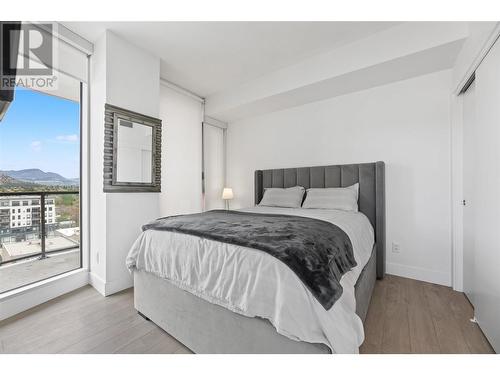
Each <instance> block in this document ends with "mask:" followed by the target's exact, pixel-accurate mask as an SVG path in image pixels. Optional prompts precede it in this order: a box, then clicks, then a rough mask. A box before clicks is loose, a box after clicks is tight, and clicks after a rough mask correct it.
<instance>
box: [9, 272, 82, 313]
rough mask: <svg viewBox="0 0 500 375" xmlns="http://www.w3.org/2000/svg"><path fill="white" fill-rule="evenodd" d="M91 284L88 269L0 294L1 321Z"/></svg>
mask: <svg viewBox="0 0 500 375" xmlns="http://www.w3.org/2000/svg"><path fill="white" fill-rule="evenodd" d="M88 283H89V272H88V269H86V268H80V269H77V270H74V271H70V272H67V273H64V274H62V275H58V276H54V277H51V278H49V279H46V280H42V281H39V282H37V283H33V284H30V285H26V286H24V287H20V288H17V289H14V290H11V291H8V292H5V293H1V294H0V321H1V320H3V319H6V318H9V317H11V316H13V315H16V314H18V313H20V312H22V311H25V310H28V309H30V308H32V307H35V306H38V305H40V304H42V303H44V302H47V301H50V300H51V299H53V298H56V297H59V296H61V295H63V294H66V293H69V292H71V291H73V290H75V289H78V288H81V287H83V286H85V285H87V284H88Z"/></svg>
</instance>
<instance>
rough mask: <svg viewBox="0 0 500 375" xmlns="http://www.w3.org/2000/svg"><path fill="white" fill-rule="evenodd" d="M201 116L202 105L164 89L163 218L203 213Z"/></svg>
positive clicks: (161, 115) (161, 111) (161, 108)
mask: <svg viewBox="0 0 500 375" xmlns="http://www.w3.org/2000/svg"><path fill="white" fill-rule="evenodd" d="M201 116H202V115H201V102H199V101H197V100H196V99H192V98H190V97H188V96H186V95H183V94H180V93H178V92H176V91H174V90H172V89H169V88H168V87H165V86H161V89H160V118H161V119H162V121H163V128H162V177H161V186H162V192H161V193H160V196H159V207H160V215H161V216H167V215H177V214H185V213H193V212H200V211H201V207H202V201H201V122H202V117H201Z"/></svg>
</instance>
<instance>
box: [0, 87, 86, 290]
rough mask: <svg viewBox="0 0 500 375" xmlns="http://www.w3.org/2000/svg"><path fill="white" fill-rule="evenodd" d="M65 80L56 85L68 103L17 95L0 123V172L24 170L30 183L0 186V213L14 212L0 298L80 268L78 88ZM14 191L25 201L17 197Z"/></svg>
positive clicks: (0, 258) (4, 239)
mask: <svg viewBox="0 0 500 375" xmlns="http://www.w3.org/2000/svg"><path fill="white" fill-rule="evenodd" d="M64 79H65V82H64V84H61V83H60V84H61V87H64V90H66V91H68V92H71V94H70V95H67V96H66V94H64V93H61V96H58V93H43V92H40V91H33V90H29V89H26V88H17V89H16V92H15V96H14V101H13V102H12V103H11V105H10V106H9V110H8V112H7V114H6V115H5V117H4V118H3V120H2V123H1V124H0V170H1V171H11V170H12V171H14V172H19V171H23V176H26V180H30V181H36V183H33V184H30V183H25V182H20V183H19V185H18V186H15V187H14V188H11V189H12V190H10V191H9V190H6V189H5V188H3V187H2V186H0V203H1V205H2V207H3V206H11V207H12V208H10V209H9V211H8V213H9V215H8V218H9V217H11V218H12V221H11V220H9V222H8V224H7V225H9V227H11V228H14V229H12V230H9V231H5V232H4V233H1V234H0V243H1V244H2V246H0V280H2V283H0V293H3V292H6V291H8V290H12V289H16V288H19V287H22V286H25V285H27V284H30V283H34V282H38V281H40V280H43V279H45V278H49V277H53V276H56V275H60V274H62V273H65V272H69V271H72V270H75V269H78V268H80V267H81V266H82V264H81V259H82V256H81V248H80V193H79V190H80V113H81V112H80V93H81V83H80V82H79V81H77V80H76V79H73V78H69V77H66V78H64ZM63 94H64V95H63ZM30 173H32V175H30ZM44 177H45V178H44ZM54 179H58V180H57V181H55V183H53V181H54ZM43 181H51V182H50V183H47V184H44V183H43ZM20 192H21V193H22V195H23V197H22V198H19V195H18V196H17V197H15V194H19V193H20ZM12 198H14V200H12ZM16 198H17V199H16ZM42 200H43V201H44V202H45V205H44V206H43V207H42V206H41V201H42ZM33 206H37V207H33ZM21 207H22V208H21ZM56 212H57V216H56V215H55V213H56ZM45 218H46V220H44V219H45ZM42 225H43V226H44V227H45V228H44V229H45V230H44V231H42V227H41V226H42ZM42 233H45V236H43V237H42ZM41 255H44V257H45V258H44V259H43V261H41V260H40V259H41V258H42V257H41ZM36 262H40V263H38V264H37V265H36V266H34V263H36ZM14 271H15V272H14ZM4 275H5V276H4ZM5 280H6V281H5Z"/></svg>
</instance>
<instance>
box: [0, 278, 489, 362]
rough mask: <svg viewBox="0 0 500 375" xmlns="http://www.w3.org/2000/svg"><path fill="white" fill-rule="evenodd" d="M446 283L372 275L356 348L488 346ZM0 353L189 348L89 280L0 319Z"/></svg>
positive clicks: (121, 296)
mask: <svg viewBox="0 0 500 375" xmlns="http://www.w3.org/2000/svg"><path fill="white" fill-rule="evenodd" d="M471 317H472V308H471V306H470V304H469V303H468V301H467V300H466V298H465V297H464V295H463V294H462V293H457V292H453V291H452V290H451V289H450V288H446V287H442V286H438V285H433V284H428V283H422V282H419V281H414V280H409V279H403V278H400V277H394V276H388V277H386V278H385V279H384V280H383V281H379V282H377V285H376V287H375V291H374V295H373V299H372V303H371V306H370V310H369V312H368V317H367V321H366V325H365V331H366V339H365V343H364V344H363V346H362V347H361V348H360V351H361V353H492V352H493V351H492V349H491V347H490V346H489V344H488V342H487V341H486V339H485V338H484V336H483V334H482V333H481V330H480V329H479V328H478V327H477V325H475V324H474V323H471V322H469V318H471ZM0 353H190V351H189V350H188V349H187V348H186V347H184V346H183V345H182V344H180V343H179V342H178V341H176V340H175V339H174V338H173V337H171V336H170V335H168V334H167V333H166V332H164V331H163V330H161V329H160V328H158V327H157V326H155V325H154V324H153V323H151V322H149V321H146V320H144V319H143V318H142V317H140V316H139V315H138V314H137V312H136V311H135V309H134V307H133V290H132V289H129V290H126V291H124V292H121V293H118V294H116V295H113V296H110V297H107V298H104V297H102V296H100V295H99V294H98V293H97V292H96V291H95V290H94V289H93V288H91V287H90V286H88V287H84V288H81V289H78V290H76V291H74V292H72V293H69V294H67V295H65V296H61V297H59V298H57V299H55V300H53V301H50V302H47V303H45V304H43V305H40V306H37V307H35V308H33V309H31V310H28V311H26V312H24V313H21V314H19V315H17V316H15V317H12V318H9V319H6V320H4V321H2V322H0Z"/></svg>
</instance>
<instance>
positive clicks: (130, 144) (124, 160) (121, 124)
mask: <svg viewBox="0 0 500 375" xmlns="http://www.w3.org/2000/svg"><path fill="white" fill-rule="evenodd" d="M116 138H117V145H116V181H117V182H135V183H142V184H150V183H151V182H152V168H151V166H152V160H153V128H152V127H151V126H149V125H143V124H138V123H136V122H131V121H127V120H124V119H121V118H119V119H118V134H117V137H116Z"/></svg>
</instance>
